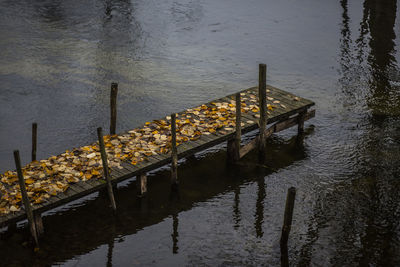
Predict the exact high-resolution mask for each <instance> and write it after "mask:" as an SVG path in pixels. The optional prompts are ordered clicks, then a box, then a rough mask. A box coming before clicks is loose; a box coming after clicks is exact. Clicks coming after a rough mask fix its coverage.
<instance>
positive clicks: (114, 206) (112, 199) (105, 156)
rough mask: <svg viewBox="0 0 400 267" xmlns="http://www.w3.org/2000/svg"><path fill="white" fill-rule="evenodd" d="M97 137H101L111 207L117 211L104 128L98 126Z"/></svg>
mask: <svg viewBox="0 0 400 267" xmlns="http://www.w3.org/2000/svg"><path fill="white" fill-rule="evenodd" d="M97 137H98V139H99V146H100V153H101V160H102V162H103V174H104V178H105V179H106V182H107V191H108V197H109V198H110V202H111V208H112V209H113V211H114V212H115V211H116V210H117V206H116V204H115V199H114V192H113V189H112V185H111V177H110V172H109V170H108V160H107V154H106V149H105V147H104V138H103V130H102V129H101V127H99V128H97Z"/></svg>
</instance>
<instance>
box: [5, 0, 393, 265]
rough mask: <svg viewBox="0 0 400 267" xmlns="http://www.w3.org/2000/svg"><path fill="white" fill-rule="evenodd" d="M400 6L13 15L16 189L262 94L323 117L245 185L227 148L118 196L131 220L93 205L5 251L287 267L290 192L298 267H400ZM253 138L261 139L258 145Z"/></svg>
mask: <svg viewBox="0 0 400 267" xmlns="http://www.w3.org/2000/svg"><path fill="white" fill-rule="evenodd" d="M399 9H400V8H399V3H398V2H397V1H396V0H365V1H345V0H342V1H328V0H323V1H317V0H305V1H290V0H283V1H272V0H268V1H266V0H264V1H261V0H247V1H245V0H231V1H223V0H220V1H215V0H214V1H211V0H199V1H190V0H188V1H183V0H176V1H172V0H165V1H154V0H146V1H145V0H132V1H111V0H108V1H89V0H81V1H72V0H63V1H61V0H42V1H38V0H34V1H10V0H0V36H1V38H0V113H1V116H0V140H1V142H0V171H1V172H4V171H6V170H8V169H13V168H14V164H13V157H12V151H13V150H14V149H19V150H20V152H21V157H22V160H23V162H24V163H27V162H28V160H29V158H30V145H31V144H30V141H31V140H30V134H31V132H30V131H31V123H32V122H37V123H38V125H39V126H38V136H39V143H38V158H47V157H49V156H51V155H54V154H59V153H62V152H63V151H64V150H66V149H70V148H72V147H75V146H80V145H84V144H87V143H91V142H93V141H95V140H96V128H97V127H99V126H102V127H104V128H105V129H108V122H109V106H108V105H109V93H110V84H111V82H118V83H119V92H118V94H119V95H118V127H117V128H118V129H117V131H118V132H121V131H124V130H127V129H132V128H135V127H137V126H139V125H140V124H141V123H143V122H145V121H148V120H151V119H154V118H158V117H162V116H165V115H166V114H170V113H172V112H176V111H180V110H182V109H185V108H189V107H192V106H195V105H198V104H200V103H202V102H205V101H209V100H212V99H215V98H218V97H222V96H225V95H227V94H230V93H234V92H237V91H239V90H242V89H245V88H248V87H251V86H254V85H256V84H257V82H258V77H257V75H258V64H259V63H266V64H267V65H268V74H267V76H268V77H267V80H268V83H269V84H271V85H274V86H276V87H279V88H281V89H283V90H287V91H290V92H292V93H295V94H297V95H300V96H302V97H305V98H308V99H311V100H313V101H314V102H316V109H317V116H316V118H314V119H312V120H311V121H310V122H309V123H306V135H305V137H304V140H300V142H299V140H298V139H297V138H296V136H295V135H296V131H295V130H289V131H286V132H285V133H284V134H279V135H276V136H273V137H272V138H270V140H269V141H268V147H267V149H268V155H267V158H266V160H265V162H263V163H258V161H257V157H256V155H255V154H250V155H249V156H247V157H246V158H244V159H243V160H242V161H241V162H240V164H238V165H237V166H233V167H228V166H227V165H226V152H225V147H224V146H218V147H215V148H213V149H210V150H208V151H206V152H204V153H201V154H199V155H196V157H194V158H190V159H187V160H186V161H182V162H181V164H180V167H179V170H178V171H179V179H180V186H181V200H180V201H179V202H170V201H169V169H168V167H165V168H162V169H159V170H157V171H155V172H152V173H151V174H150V178H149V195H148V198H147V199H142V200H138V199H136V195H135V194H136V193H135V192H136V191H135V181H134V180H132V181H129V182H126V183H124V184H122V185H120V186H119V189H118V191H117V193H116V201H117V206H118V216H117V217H116V218H114V217H113V216H112V215H111V212H110V210H109V209H106V208H105V207H106V206H107V204H108V199H107V197H106V196H104V195H102V194H100V195H99V194H93V195H91V196H90V197H87V198H85V199H84V200H81V201H77V202H75V203H72V204H71V205H68V206H66V207H62V208H59V209H57V210H55V211H52V212H48V213H46V217H44V219H43V221H44V226H45V231H46V233H45V235H44V236H43V239H42V241H41V249H40V250H39V251H38V252H35V253H34V252H32V251H31V249H29V248H28V247H27V246H26V244H25V243H26V240H27V233H26V229H25V228H23V227H20V228H19V229H18V231H17V233H15V234H13V235H12V236H10V237H7V238H5V237H4V238H3V240H1V241H0V256H1V259H2V260H1V263H0V265H4V266H13V265H14V266H20V265H23V264H24V265H26V266H49V265H66V266H135V265H138V266H141V265H142V266H148V265H155V266H181V265H195V266H197V265H201V266H204V265H206V266H215V265H223V266H243V265H267V266H279V265H280V251H279V237H280V230H281V225H282V220H283V210H284V203H285V198H286V191H287V189H288V188H289V187H290V186H295V187H296V188H297V197H296V204H295V205H296V206H295V210H294V221H293V226H292V232H291V234H290V239H289V261H290V262H291V265H293V266H310V265H311V266H358V265H361V266H368V265H369V266H396V265H397V266H399V265H400V194H399V191H400V68H399V63H398V62H399V61H400V52H399V50H400V47H399V45H400V37H399V35H400V19H399V17H400V11H399ZM246 138H250V137H249V136H247V137H246Z"/></svg>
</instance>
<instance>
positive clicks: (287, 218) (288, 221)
mask: <svg viewBox="0 0 400 267" xmlns="http://www.w3.org/2000/svg"><path fill="white" fill-rule="evenodd" d="M295 197H296V188H294V187H290V188H289V190H288V192H287V196H286V205H285V215H284V218H283V226H282V234H281V240H280V244H281V266H283V267H286V266H289V255H288V247H287V243H288V239H289V233H290V229H291V228H292V218H293V210H294V200H295Z"/></svg>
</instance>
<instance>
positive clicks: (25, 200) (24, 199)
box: [14, 150, 39, 245]
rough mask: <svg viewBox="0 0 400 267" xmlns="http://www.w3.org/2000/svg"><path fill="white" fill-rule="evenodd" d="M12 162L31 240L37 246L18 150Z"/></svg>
mask: <svg viewBox="0 0 400 267" xmlns="http://www.w3.org/2000/svg"><path fill="white" fill-rule="evenodd" d="M14 160H15V167H16V168H17V174H18V183H19V187H20V190H21V195H22V202H23V204H24V207H25V212H26V217H28V223H29V229H30V232H31V234H32V236H33V239H34V240H35V243H36V245H39V238H38V233H37V230H36V223H35V221H36V220H35V219H34V217H33V212H32V207H31V203H30V202H29V198H28V194H27V192H26V187H25V180H24V176H23V174H22V169H21V159H20V157H19V151H18V150H14Z"/></svg>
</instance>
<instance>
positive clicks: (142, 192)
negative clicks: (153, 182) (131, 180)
mask: <svg viewBox="0 0 400 267" xmlns="http://www.w3.org/2000/svg"><path fill="white" fill-rule="evenodd" d="M136 187H137V191H138V192H137V195H138V197H144V196H146V193H147V176H146V173H141V174H140V175H138V176H137V177H136Z"/></svg>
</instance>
